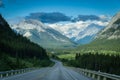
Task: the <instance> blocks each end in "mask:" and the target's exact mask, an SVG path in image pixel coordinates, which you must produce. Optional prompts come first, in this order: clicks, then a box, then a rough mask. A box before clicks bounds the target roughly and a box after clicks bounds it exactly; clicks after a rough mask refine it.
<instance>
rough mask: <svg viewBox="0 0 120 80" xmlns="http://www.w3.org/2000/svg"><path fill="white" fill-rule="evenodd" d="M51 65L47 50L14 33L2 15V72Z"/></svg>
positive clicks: (0, 33)
mask: <svg viewBox="0 0 120 80" xmlns="http://www.w3.org/2000/svg"><path fill="white" fill-rule="evenodd" d="M51 63H52V62H51V61H50V60H49V57H48V55H47V53H46V50H45V49H43V48H42V47H40V46H38V45H37V44H35V43H33V42H31V41H30V40H28V39H27V38H25V37H23V36H21V35H20V34H18V33H16V32H14V31H13V30H12V29H11V28H10V27H9V25H8V23H7V22H6V21H5V20H4V18H3V17H2V16H1V15H0V66H1V67H0V71H3V70H12V69H19V68H27V67H42V66H48V65H50V64H51Z"/></svg>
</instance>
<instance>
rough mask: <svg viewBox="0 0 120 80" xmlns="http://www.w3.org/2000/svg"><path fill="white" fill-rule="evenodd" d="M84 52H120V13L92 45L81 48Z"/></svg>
mask: <svg viewBox="0 0 120 80" xmlns="http://www.w3.org/2000/svg"><path fill="white" fill-rule="evenodd" d="M79 49H81V50H82V49H84V50H96V51H97V50H106V51H112V52H119V51H120V12H119V13H117V14H116V15H115V16H114V17H113V18H112V20H111V21H110V22H109V24H108V25H107V26H106V27H105V28H104V29H103V30H102V31H100V33H99V34H98V35H97V37H96V38H95V40H94V41H93V42H91V43H90V44H87V45H84V46H80V47H79Z"/></svg>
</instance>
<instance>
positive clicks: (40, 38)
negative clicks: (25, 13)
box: [11, 19, 75, 48]
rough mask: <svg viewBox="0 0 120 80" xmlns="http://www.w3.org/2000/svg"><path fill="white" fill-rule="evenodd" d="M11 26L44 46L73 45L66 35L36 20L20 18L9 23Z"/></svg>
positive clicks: (65, 46)
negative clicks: (13, 22) (12, 23)
mask: <svg viewBox="0 0 120 80" xmlns="http://www.w3.org/2000/svg"><path fill="white" fill-rule="evenodd" d="M11 28H12V29H13V30H15V31H16V32H17V33H20V34H22V35H23V36H25V37H27V38H29V39H30V40H31V41H33V42H35V43H37V44H39V45H41V46H43V47H44V48H68V47H74V46H75V44H74V43H73V42H71V41H70V40H69V39H68V38H67V37H65V36H64V35H62V34H61V33H59V32H58V31H56V30H54V29H52V28H51V27H49V26H46V25H44V24H43V23H42V22H40V21H37V20H32V19H27V20H22V21H21V22H19V23H17V24H14V25H11Z"/></svg>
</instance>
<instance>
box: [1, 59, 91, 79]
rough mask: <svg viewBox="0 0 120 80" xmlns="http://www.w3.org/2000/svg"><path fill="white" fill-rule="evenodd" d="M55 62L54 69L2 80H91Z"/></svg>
mask: <svg viewBox="0 0 120 80" xmlns="http://www.w3.org/2000/svg"><path fill="white" fill-rule="evenodd" d="M53 61H54V62H55V65H54V66H53V67H46V68H41V69H38V70H34V71H31V72H26V73H23V74H18V75H14V76H10V77H7V78H3V79H0V80H91V79H89V78H87V77H85V76H84V75H82V74H79V73H77V72H75V71H73V70H72V69H70V68H66V67H65V66H63V65H62V63H61V62H60V61H56V60H53Z"/></svg>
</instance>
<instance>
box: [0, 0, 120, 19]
mask: <svg viewBox="0 0 120 80" xmlns="http://www.w3.org/2000/svg"><path fill="white" fill-rule="evenodd" d="M0 1H1V0H0ZM2 1H3V4H4V7H1V8H0V13H1V14H2V15H3V16H4V17H5V18H7V19H10V18H14V17H24V16H27V15H29V14H30V13H34V12H61V13H64V14H66V15H68V16H77V15H79V14H81V15H91V14H92V15H110V16H113V15H115V14H116V13H117V12H118V11H120V0H2Z"/></svg>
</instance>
